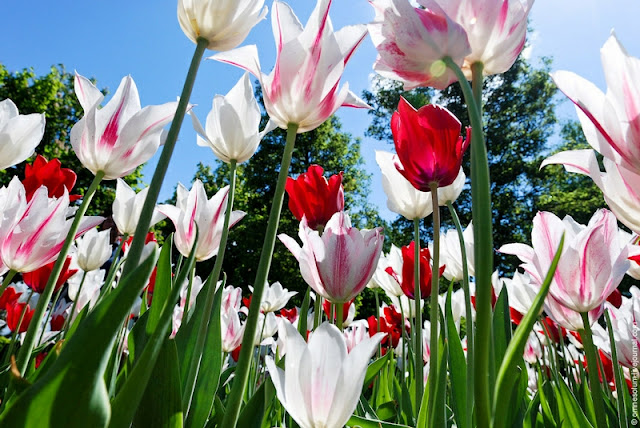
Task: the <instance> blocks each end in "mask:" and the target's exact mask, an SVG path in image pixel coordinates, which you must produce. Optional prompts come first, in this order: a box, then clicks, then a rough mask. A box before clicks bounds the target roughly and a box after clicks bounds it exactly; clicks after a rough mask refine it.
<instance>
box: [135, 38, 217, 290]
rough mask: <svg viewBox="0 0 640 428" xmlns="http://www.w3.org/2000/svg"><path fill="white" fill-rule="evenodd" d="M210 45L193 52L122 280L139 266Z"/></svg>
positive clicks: (200, 44)
mask: <svg viewBox="0 0 640 428" xmlns="http://www.w3.org/2000/svg"><path fill="white" fill-rule="evenodd" d="M208 44H209V41H208V40H207V39H205V38H203V37H200V38H198V43H197V45H196V50H195V52H194V53H193V58H192V59H191V65H190V66H189V71H188V73H187V77H186V79H185V82H184V86H183V88H182V94H181V95H180V101H179V102H178V108H177V109H176V114H175V116H173V121H171V127H170V128H169V133H168V134H167V140H166V141H165V143H164V147H163V148H162V154H161V155H160V159H159V160H158V164H157V165H156V169H155V171H154V172H153V178H152V179H151V184H150V185H149V191H148V193H147V197H146V199H145V200H144V205H143V206H142V211H141V213H140V220H138V225H137V226H136V231H135V233H134V237H133V242H132V243H131V248H129V252H128V253H127V261H126V262H125V264H124V269H123V272H122V278H124V277H125V276H127V275H128V274H129V273H130V272H132V271H133V269H135V268H136V267H137V266H138V264H139V263H140V257H141V255H142V250H143V248H144V241H145V237H146V236H147V231H148V230H149V226H150V224H151V217H152V216H153V211H154V209H155V206H156V202H157V201H158V195H159V194H160V188H161V187H162V183H163V181H164V176H165V175H166V174H167V169H168V168H169V161H170V160H171V155H172V154H173V149H174V148H175V146H176V141H177V140H178V134H179V133H180V127H181V126H182V121H183V120H184V115H185V113H186V111H187V107H188V106H189V98H191V91H192V90H193V84H194V83H195V80H196V75H197V74H198V68H199V67H200V61H201V60H202V56H203V55H204V51H205V49H206V48H207V45H208Z"/></svg>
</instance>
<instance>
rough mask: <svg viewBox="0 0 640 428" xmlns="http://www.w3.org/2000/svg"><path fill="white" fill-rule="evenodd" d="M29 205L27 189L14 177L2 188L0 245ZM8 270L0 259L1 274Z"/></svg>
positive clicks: (0, 197)
mask: <svg viewBox="0 0 640 428" xmlns="http://www.w3.org/2000/svg"><path fill="white" fill-rule="evenodd" d="M26 204H27V196H26V192H25V188H24V186H23V185H22V183H21V182H20V180H19V179H18V177H17V176H14V177H13V178H12V179H11V181H10V182H9V184H8V185H7V186H2V187H1V188H0V244H1V243H2V241H4V237H5V235H6V234H7V232H8V231H9V229H10V228H11V227H12V225H13V224H14V223H15V221H16V219H18V218H19V217H18V216H21V215H22V213H23V212H24V210H25V207H26ZM0 254H1V253H0ZM7 270H8V268H7V267H6V266H4V263H2V261H1V257H0V274H4V273H5V272H6V271H7Z"/></svg>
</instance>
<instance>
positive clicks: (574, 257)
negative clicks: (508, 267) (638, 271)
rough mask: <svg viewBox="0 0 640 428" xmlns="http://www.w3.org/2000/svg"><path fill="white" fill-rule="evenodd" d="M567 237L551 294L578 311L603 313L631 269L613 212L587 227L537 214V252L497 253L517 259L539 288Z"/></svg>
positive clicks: (523, 248) (515, 248) (512, 248)
mask: <svg viewBox="0 0 640 428" xmlns="http://www.w3.org/2000/svg"><path fill="white" fill-rule="evenodd" d="M563 234H564V237H565V238H564V247H563V249H562V254H561V256H560V261H559V262H558V267H557V269H556V271H555V274H554V276H553V282H552V283H551V287H550V289H549V294H550V295H551V296H552V297H553V298H555V299H556V300H557V301H558V302H559V303H561V304H562V305H564V306H565V307H567V308H568V309H571V310H573V311H576V312H580V313H584V312H589V311H593V310H597V309H599V308H602V305H603V304H604V301H605V300H606V298H607V297H608V296H609V294H611V292H612V291H613V290H614V289H615V288H616V287H617V286H618V284H619V283H620V281H621V280H622V278H623V277H624V274H625V272H626V271H627V269H629V260H627V257H628V249H627V247H626V246H624V245H622V243H621V242H620V239H621V238H620V234H619V233H618V225H617V222H616V218H615V216H614V215H613V214H612V213H611V211H608V210H605V209H601V210H599V211H597V212H596V213H595V214H594V215H593V217H592V218H591V220H590V221H589V224H588V225H587V226H583V225H580V224H578V223H576V222H575V221H574V220H573V219H572V218H571V217H569V216H567V217H565V219H564V220H560V219H559V218H558V217H556V216H555V215H554V214H552V213H548V212H539V213H538V214H537V215H536V217H535V218H534V219H533V230H532V232H531V240H532V243H533V247H529V246H528V245H525V244H507V245H503V246H502V247H501V248H500V250H499V251H500V252H502V253H505V254H514V255H516V256H518V257H519V258H520V260H522V261H523V262H524V263H523V264H522V265H521V266H522V268H524V270H525V271H527V272H528V273H529V275H530V276H531V279H532V281H533V283H534V284H537V285H541V284H542V282H543V280H544V277H545V276H546V275H547V272H548V271H549V268H550V266H551V262H552V260H553V257H554V255H555V253H556V250H557V248H558V244H559V243H560V239H561V237H562V235H563Z"/></svg>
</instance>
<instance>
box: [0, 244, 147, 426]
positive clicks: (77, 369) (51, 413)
mask: <svg viewBox="0 0 640 428" xmlns="http://www.w3.org/2000/svg"><path fill="white" fill-rule="evenodd" d="M156 257H157V254H156V251H153V252H152V254H151V255H149V256H148V257H147V258H146V260H144V261H143V262H142V263H141V264H140V265H139V266H138V267H137V268H135V269H134V270H133V271H132V272H131V273H129V274H128V275H126V276H125V277H123V278H122V280H121V281H120V286H119V287H118V288H116V289H115V290H113V292H111V293H110V294H109V295H108V296H106V297H105V298H104V299H103V300H102V301H101V302H99V303H98V305H96V307H95V308H94V309H93V311H92V312H91V313H89V314H88V315H87V317H86V318H85V319H84V321H83V322H82V324H80V325H79V326H78V328H77V330H76V331H75V333H74V334H73V337H71V339H69V341H68V342H67V343H66V344H65V346H64V347H63V348H62V350H61V351H60V355H59V356H58V358H57V359H56V361H55V362H54V363H53V365H52V366H51V368H50V369H49V370H48V371H47V372H46V373H45V374H44V375H43V376H42V377H40V378H39V379H38V380H37V381H36V382H35V383H34V384H33V385H32V386H31V387H30V388H28V389H27V390H26V391H24V392H23V393H22V394H20V395H19V396H18V397H17V398H16V399H15V401H13V402H12V403H10V404H9V405H8V407H7V409H6V410H5V411H4V412H3V413H2V415H0V427H23V428H40V427H43V426H46V427H53V428H55V427H60V428H63V427H64V428H76V427H77V428H86V427H92V428H94V427H95V428H98V427H104V426H106V424H107V422H108V421H109V416H110V413H111V408H110V405H109V396H108V393H107V388H106V385H105V382H104V371H105V368H106V366H107V362H108V360H109V357H110V355H111V349H112V347H113V345H114V340H115V338H116V336H117V334H118V332H119V331H120V328H121V326H122V322H123V320H124V319H125V318H126V317H127V316H128V315H129V311H130V310H131V307H132V306H133V303H134V302H135V299H136V297H138V296H139V295H140V292H141V291H142V288H143V287H144V284H146V283H147V280H148V278H149V275H150V274H151V271H152V269H153V267H154V266H155V262H156ZM97 332H99V334H98V333H97ZM79 403H81V405H79ZM61 415H64V417H61Z"/></svg>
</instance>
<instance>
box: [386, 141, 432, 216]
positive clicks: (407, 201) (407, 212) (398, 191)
mask: <svg viewBox="0 0 640 428" xmlns="http://www.w3.org/2000/svg"><path fill="white" fill-rule="evenodd" d="M376 162H377V163H378V166H379V167H380V170H381V171H382V189H383V190H384V193H385V194H386V195H387V208H389V209H390V210H391V211H393V212H394V213H397V214H400V215H401V216H403V217H404V218H406V219H407V220H415V219H422V218H425V217H427V216H428V215H430V214H431V213H432V212H433V204H432V202H431V192H422V191H420V190H418V189H416V188H415V187H413V185H412V184H411V183H409V181H407V179H406V178H404V176H403V175H402V174H400V172H399V171H398V170H397V169H396V166H395V162H397V157H396V156H394V155H393V153H390V152H383V151H380V150H376Z"/></svg>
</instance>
